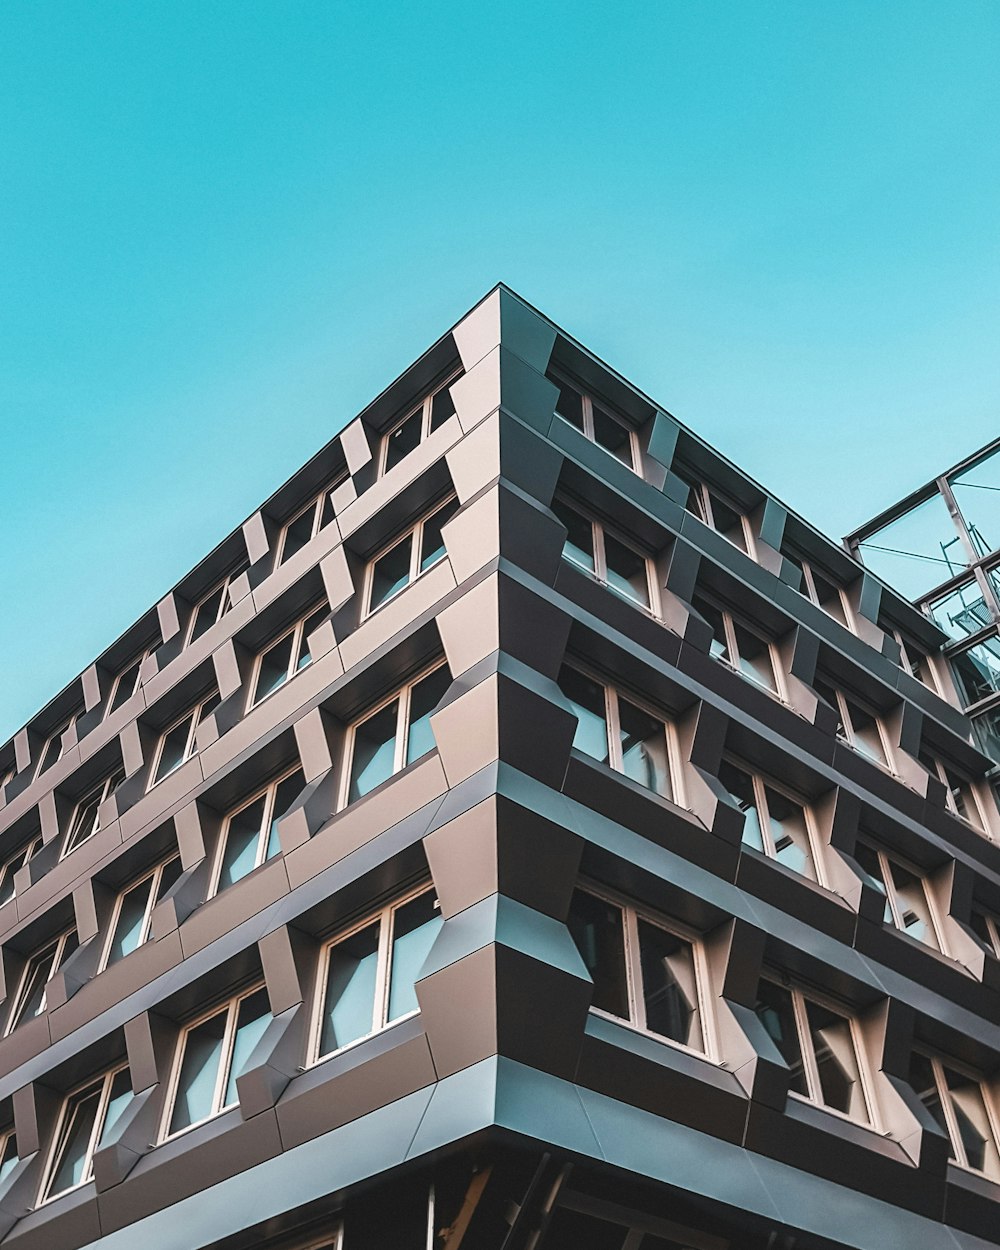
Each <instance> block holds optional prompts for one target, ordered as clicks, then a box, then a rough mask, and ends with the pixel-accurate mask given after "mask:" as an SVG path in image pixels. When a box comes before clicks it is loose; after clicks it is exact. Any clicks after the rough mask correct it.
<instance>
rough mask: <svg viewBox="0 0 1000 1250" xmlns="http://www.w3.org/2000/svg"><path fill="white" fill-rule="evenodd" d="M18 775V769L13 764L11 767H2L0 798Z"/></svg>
mask: <svg viewBox="0 0 1000 1250" xmlns="http://www.w3.org/2000/svg"><path fill="white" fill-rule="evenodd" d="M16 776H17V769H16V768H15V767H14V766H13V765H11V767H10V768H0V799H2V798H3V792H4V790H6V788H7V787H8V786H9V785H10V783H11V782H12V781H13V780H14V778H15V777H16Z"/></svg>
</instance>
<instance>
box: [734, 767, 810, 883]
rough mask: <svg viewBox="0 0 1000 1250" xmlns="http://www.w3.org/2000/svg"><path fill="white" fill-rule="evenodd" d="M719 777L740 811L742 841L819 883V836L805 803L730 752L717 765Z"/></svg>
mask: <svg viewBox="0 0 1000 1250" xmlns="http://www.w3.org/2000/svg"><path fill="white" fill-rule="evenodd" d="M719 780H720V781H721V782H722V784H723V786H725V788H726V790H727V791H728V792H729V795H730V797H731V798H732V799H733V802H734V803H735V804H736V806H737V807H738V808H739V809H740V811H741V812H743V813H744V817H745V819H744V822H743V842H744V843H745V844H746V845H747V846H752V847H753V848H754V850H757V851H761V852H763V854H765V855H767V856H768V858H769V859H774V860H777V861H778V863H779V864H784V865H785V867H786V868H791V869H792V871H793V872H797V873H798V874H799V875H800V876H803V877H809V878H810V879H811V880H813V881H818V882H820V884H823V879H822V874H821V873H820V868H819V865H820V863H821V856H820V854H819V838H818V835H817V831H816V829H815V826H814V820H813V815H812V811H811V809H810V807H809V805H808V803H806V802H805V801H804V800H803V799H801V798H799V797H798V796H796V795H795V794H794V793H793V792H792V791H791V790H788V789H787V788H786V787H785V786H783V785H780V784H779V783H778V782H776V781H772V780H770V779H769V778H764V777H763V776H761V774H760V773H758V772H755V771H754V770H752V769H750V768H748V767H747V766H746V765H745V764H743V763H741V762H740V761H739V760H736V759H734V758H733V757H732V756H726V758H725V759H724V760H723V761H722V763H721V765H720V766H719Z"/></svg>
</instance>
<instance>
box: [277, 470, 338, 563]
mask: <svg viewBox="0 0 1000 1250" xmlns="http://www.w3.org/2000/svg"><path fill="white" fill-rule="evenodd" d="M347 477H348V474H347V473H341V474H340V475H339V476H338V477H336V478H334V479H333V480H332V481H331V482H329V483H328V485H326V486H324V487H323V489H322V490H321V491H320V492H319V494H317V495H314V496H313V497H312V499H310V500H309V502H308V503H306V504H303V506H302V507H301V508H299V509H298V510H297V511H295V512H293V513H292V515H291V516H290V517H289V518H288V520H287V521H285V523H284V524H283V525H282V527H281V533H280V534H279V535H278V542H277V546H276V548H275V555H274V567H275V568H276V569H277V568H279V567H280V566H281V563H282V561H283V560H284V558H285V538H286V536H287V534H288V531H289V530H290V529H291V527H292V526H293V525H294V524H295V522H296V521H297V520H298V519H299V518H300V517H302V516H305V514H306V513H307V512H308V511H309V509H310V508H311V509H312V512H313V523H312V532H311V534H310V535H309V538H308V539H307V540H306V541H307V542H312V540H313V539H314V538H315V537H316V535H317V534H318V533H319V532H320V530H321V529H322V528H323V525H322V521H323V512H324V510H325V508H326V501H327V499H328V498H329V496H330V495H332V494H333V492H334V491H335V490H336V489H337V487H338V486H340V485H342V484H343V483H344V482H346V481H347ZM330 510H331V519H332V512H333V504H332V502H331V505H330ZM289 559H291V557H290V556H289Z"/></svg>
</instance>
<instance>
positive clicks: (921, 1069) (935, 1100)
mask: <svg viewBox="0 0 1000 1250" xmlns="http://www.w3.org/2000/svg"><path fill="white" fill-rule="evenodd" d="M909 1083H910V1088H911V1089H912V1090H913V1092H914V1093H915V1094H916V1095H917V1097H918V1098H919V1099H920V1101H921V1102H922V1103H923V1104H924V1106H925V1107H926V1108H927V1110H928V1111H929V1112H930V1113H931V1115H932V1116H933V1117H934V1120H935V1121H936V1123H937V1125H938V1127H939V1128H940V1129H941V1130H942V1131H943V1132H944V1134H945V1136H946V1137H948V1138H949V1139H950V1136H951V1135H950V1133H949V1131H948V1120H947V1117H946V1116H945V1113H944V1108H943V1107H942V1106H941V1096H940V1092H939V1090H938V1085H937V1081H936V1079H935V1077H934V1067H933V1065H932V1064H931V1061H930V1060H929V1059H928V1058H927V1056H926V1055H921V1054H918V1053H917V1052H916V1051H914V1052H913V1054H912V1055H911V1056H910V1075H909ZM951 1157H952V1158H953V1159H954V1158H955V1157H956V1156H955V1150H954V1143H952V1153H951Z"/></svg>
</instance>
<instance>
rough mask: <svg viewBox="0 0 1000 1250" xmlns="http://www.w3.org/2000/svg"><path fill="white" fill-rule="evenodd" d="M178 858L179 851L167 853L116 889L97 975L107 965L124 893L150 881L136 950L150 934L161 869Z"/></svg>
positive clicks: (144, 942)
mask: <svg viewBox="0 0 1000 1250" xmlns="http://www.w3.org/2000/svg"><path fill="white" fill-rule="evenodd" d="M179 859H180V854H179V853H176V854H174V855H168V856H167V858H166V859H161V860H160V862H159V863H158V864H155V865H154V866H153V867H152V868H150V869H147V871H146V872H144V873H142V874H140V875H139V876H138V877H134V878H133V879H132V880H131V881H130V882H129V884H128V885H125V886H122V888H121V889H120V890H119V891H118V897H117V898H116V899H115V905H114V909H113V910H112V912H111V923H110V925H109V927H108V936H107V938H106V939H105V941H104V950H103V951H102V952H101V959H100V962H99V963H98V965H97V974H98V975H99V974H100V973H102V972H103V971H104V970H105V969H106V968H107V967H108V960H109V959H110V957H111V947H112V946H113V945H114V941H115V934H116V933H117V931H118V922H119V920H120V919H121V914H122V906H123V904H124V902H125V895H126V894H131V892H132V891H133V890H135V889H138V887H139V886H140V885H142V884H143V883H144V882H146V881H151V882H152V884H151V885H150V888H149V897H148V898H147V900H146V909H145V912H144V914H143V918H142V930H141V936H140V938H139V944H138V946H136V950H138V949H139V947H140V946H145V945H146V943H147V942H148V941H149V939H150V937H151V936H152V917H153V911H154V909H155V907H156V896H157V894H158V893H159V891H160V882H161V881H162V880H163V871H164V869H165V868H166V866H167V865H168V864H172V863H173V862H174V861H175V860H179ZM130 953H131V952H130Z"/></svg>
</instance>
